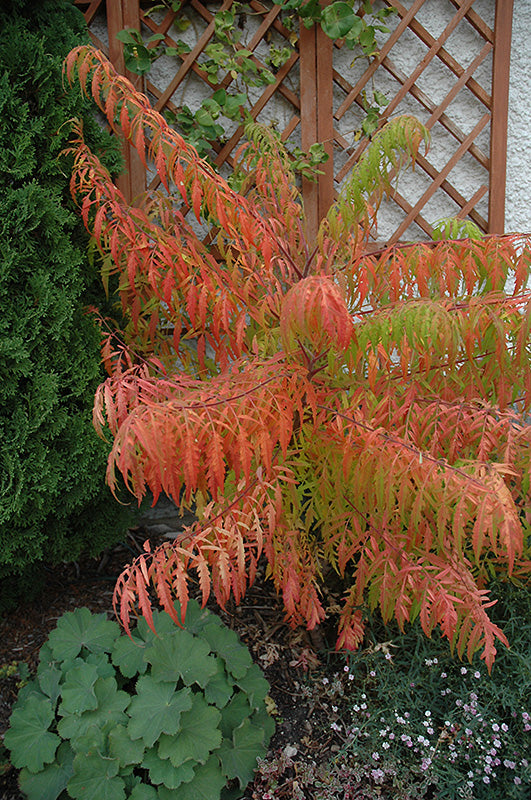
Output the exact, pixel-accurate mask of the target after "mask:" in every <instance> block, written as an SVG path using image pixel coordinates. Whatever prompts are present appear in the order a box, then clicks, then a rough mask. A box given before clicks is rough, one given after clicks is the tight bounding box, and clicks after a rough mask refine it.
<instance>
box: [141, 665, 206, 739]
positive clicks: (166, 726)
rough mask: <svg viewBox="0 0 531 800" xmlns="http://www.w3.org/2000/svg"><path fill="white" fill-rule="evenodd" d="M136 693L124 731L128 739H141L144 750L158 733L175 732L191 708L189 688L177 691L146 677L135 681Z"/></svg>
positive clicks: (171, 686) (170, 685)
mask: <svg viewBox="0 0 531 800" xmlns="http://www.w3.org/2000/svg"><path fill="white" fill-rule="evenodd" d="M136 691H137V694H136V697H133V699H132V701H131V705H130V707H129V716H130V717H131V719H130V721H129V724H128V726H127V730H128V731H129V735H130V736H131V738H132V739H140V738H142V739H143V740H144V743H145V745H146V747H153V745H154V744H155V742H156V741H157V739H158V738H159V736H160V735H161V733H169V734H175V733H177V731H178V730H179V728H180V727H181V713H182V712H183V711H188V710H189V709H190V708H192V699H191V692H190V689H181V690H180V691H179V692H176V691H175V686H174V684H170V683H161V682H159V681H156V680H154V678H152V677H151V676H149V675H146V676H144V677H142V678H139V679H138V682H137V685H136Z"/></svg>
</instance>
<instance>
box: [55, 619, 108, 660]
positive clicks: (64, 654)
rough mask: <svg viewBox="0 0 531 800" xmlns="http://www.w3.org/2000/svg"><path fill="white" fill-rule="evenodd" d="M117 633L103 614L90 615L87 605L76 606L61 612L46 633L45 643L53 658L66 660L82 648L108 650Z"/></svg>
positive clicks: (99, 651) (96, 651) (74, 655)
mask: <svg viewBox="0 0 531 800" xmlns="http://www.w3.org/2000/svg"><path fill="white" fill-rule="evenodd" d="M119 635H120V628H119V627H118V625H117V624H116V622H112V621H111V620H108V619H107V618H106V616H105V614H92V613H91V612H90V611H89V609H88V608H78V609H76V610H75V611H68V612H67V613H66V614H63V616H62V617H61V618H60V619H59V621H58V622H57V627H56V628H55V630H53V631H52V632H51V633H50V636H49V638H48V644H49V645H50V648H51V651H52V654H53V657H54V658H55V659H56V660H57V661H67V660H68V659H70V658H75V657H76V656H77V655H78V654H79V653H80V652H81V648H82V647H86V648H87V650H89V651H90V652H91V653H102V652H107V653H109V652H110V651H111V650H112V647H113V645H114V641H115V639H117V638H118V637H119Z"/></svg>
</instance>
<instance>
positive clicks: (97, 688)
mask: <svg viewBox="0 0 531 800" xmlns="http://www.w3.org/2000/svg"><path fill="white" fill-rule="evenodd" d="M94 693H95V695H96V698H97V700H98V707H97V708H96V709H94V711H84V712H83V714H81V716H79V715H78V714H70V715H69V716H68V717H63V719H61V720H59V723H58V725H57V730H58V731H59V734H60V735H61V736H62V737H63V739H71V740H72V746H73V747H74V749H75V742H76V739H77V738H78V737H80V736H83V735H84V734H85V733H86V732H87V731H88V729H89V728H90V727H91V726H92V725H94V726H95V727H96V728H103V726H104V725H106V724H107V723H108V722H113V723H115V724H120V723H126V722H127V721H128V718H127V717H126V715H125V714H124V713H123V712H124V709H126V708H127V706H128V705H129V702H130V700H131V698H130V696H129V695H128V694H127V693H126V692H122V691H118V688H117V685H116V680H115V679H114V678H98V680H97V681H96V683H95V684H94Z"/></svg>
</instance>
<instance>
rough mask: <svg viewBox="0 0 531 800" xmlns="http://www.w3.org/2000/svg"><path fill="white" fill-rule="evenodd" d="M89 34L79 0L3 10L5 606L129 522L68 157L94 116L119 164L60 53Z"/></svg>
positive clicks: (93, 275)
mask: <svg viewBox="0 0 531 800" xmlns="http://www.w3.org/2000/svg"><path fill="white" fill-rule="evenodd" d="M86 38H87V32H86V29H85V26H84V21H83V18H82V15H81V14H80V12H79V11H78V10H76V9H75V8H74V7H73V6H72V4H71V3H70V2H63V0H58V1H57V2H50V1H49V0H44V2H24V3H23V2H6V3H3V4H2V7H1V8H0V64H1V66H2V70H1V74H0V307H1V309H2V313H1V316H0V576H2V586H3V588H2V599H1V601H0V604H1V605H2V606H5V605H7V604H8V603H9V602H11V601H12V600H13V599H14V597H15V596H16V593H17V588H18V590H20V591H24V592H25V593H27V592H28V591H29V590H30V589H31V588H33V587H35V585H36V583H38V572H39V569H38V565H39V564H40V562H42V561H50V562H57V561H61V560H71V559H75V558H76V557H77V556H78V555H79V553H80V551H82V550H86V551H89V552H92V553H97V552H98V551H99V550H101V549H102V548H103V547H105V546H106V545H107V544H109V543H111V542H112V541H115V540H116V538H117V537H119V536H120V535H122V532H123V530H124V526H125V518H124V513H123V510H122V509H121V508H120V506H119V505H118V504H117V503H115V502H114V501H113V500H112V498H111V497H110V493H109V490H108V489H107V488H106V487H105V483H104V475H105V462H106V458H107V448H106V447H105V445H103V444H102V442H101V441H97V437H95V436H94V431H93V428H92V424H91V408H92V404H93V395H94V391H95V389H96V386H97V385H98V383H99V382H100V381H101V379H102V371H101V367H100V360H101V359H100V334H99V331H98V329H97V326H96V325H95V324H94V321H93V319H92V318H91V317H90V316H88V315H87V314H85V313H84V307H85V306H86V305H87V304H89V303H93V302H98V303H100V304H103V305H104V304H105V294H104V291H103V289H102V287H101V281H100V280H99V276H98V275H97V270H96V269H95V267H91V266H90V265H89V261H88V258H87V254H86V246H87V239H86V234H85V231H84V230H83V226H82V225H81V224H80V222H79V219H78V218H77V217H76V214H75V213H74V207H73V204H72V201H71V198H70V196H69V191H68V171H69V169H70V165H69V162H68V160H67V159H65V158H63V157H61V156H60V154H61V151H62V150H63V149H64V147H65V144H66V143H67V141H68V136H69V131H70V127H69V125H68V124H67V123H68V120H70V119H71V118H72V117H73V116H79V115H80V114H82V115H84V116H85V120H86V125H85V128H86V131H87V135H88V137H89V139H90V141H91V142H92V144H93V146H94V147H95V148H96V149H97V151H98V152H99V153H100V155H101V157H102V158H103V160H104V161H105V163H106V164H107V165H108V166H109V167H113V168H114V167H116V166H117V165H119V156H118V151H117V148H116V145H115V144H113V143H112V141H111V139H110V137H109V136H108V135H107V134H104V132H103V131H100V130H99V128H98V126H97V124H96V122H95V121H93V120H92V112H91V110H90V109H89V108H88V107H87V103H86V101H84V100H83V99H82V98H81V96H80V95H79V93H77V94H76V93H70V94H69V95H66V94H65V92H64V89H63V85H62V74H61V66H62V60H63V58H64V56H65V54H66V53H67V52H68V51H69V49H70V48H71V47H72V46H74V44H76V43H79V42H81V41H85V40H86ZM88 507H90V511H89V512H88V513H87V508H88ZM6 576H9V579H6ZM30 576H31V577H30Z"/></svg>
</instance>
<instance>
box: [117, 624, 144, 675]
mask: <svg viewBox="0 0 531 800" xmlns="http://www.w3.org/2000/svg"><path fill="white" fill-rule="evenodd" d="M145 651H146V643H145V641H143V640H142V639H140V638H139V637H138V636H135V634H133V636H132V638H129V636H120V638H119V639H117V640H116V643H115V645H114V649H113V651H112V654H111V658H112V663H113V664H114V665H115V666H116V667H118V669H119V670H120V672H121V673H122V675H123V676H124V677H125V678H134V676H135V675H143V674H144V672H145V671H146V670H147V662H146V661H145V659H144V653H145Z"/></svg>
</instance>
